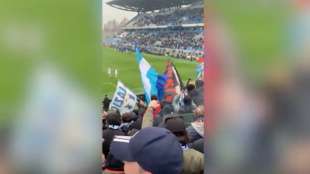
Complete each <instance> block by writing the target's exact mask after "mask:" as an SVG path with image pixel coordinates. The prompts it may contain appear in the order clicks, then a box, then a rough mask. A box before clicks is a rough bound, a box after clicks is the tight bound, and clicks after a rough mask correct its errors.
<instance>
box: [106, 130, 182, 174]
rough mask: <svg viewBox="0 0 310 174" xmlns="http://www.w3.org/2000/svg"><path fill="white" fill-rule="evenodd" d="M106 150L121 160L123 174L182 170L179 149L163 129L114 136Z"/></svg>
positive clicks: (175, 139) (167, 172) (157, 173)
mask: <svg viewBox="0 0 310 174" xmlns="http://www.w3.org/2000/svg"><path fill="white" fill-rule="evenodd" d="M110 150H111V151H110V152H111V153H112V155H113V156H115V157H116V158H117V159H121V160H122V161H124V164H125V165H124V171H125V173H126V174H173V173H181V170H182V161H183V152H182V148H181V146H180V144H179V142H178V140H177V138H176V137H175V136H174V135H173V134H172V133H171V132H170V131H168V130H167V129H164V128H156V127H149V128H144V129H142V130H140V131H139V132H137V133H136V134H135V135H134V136H132V137H128V136H116V137H115V138H114V140H113V142H112V144H111V148H110Z"/></svg>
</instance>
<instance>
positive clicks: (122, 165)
mask: <svg viewBox="0 0 310 174" xmlns="http://www.w3.org/2000/svg"><path fill="white" fill-rule="evenodd" d="M202 92H203V81H201V80H197V81H196V82H195V83H193V82H190V83H188V84H187V85H186V87H185V88H184V89H183V92H182V94H180V95H177V96H175V98H174V101H173V102H172V103H168V102H165V101H158V100H157V97H155V96H153V97H152V100H151V102H150V103H149V104H146V103H145V102H144V100H143V98H140V99H139V101H138V102H137V105H136V108H135V109H134V111H133V112H129V113H124V114H122V115H121V114H120V113H119V112H118V111H115V110H109V108H108V102H109V101H110V100H109V99H108V98H107V97H105V99H104V100H105V101H103V112H102V131H103V133H102V140H103V142H102V153H103V155H102V159H103V166H102V170H103V173H107V174H110V173H117V174H124V173H125V174H127V173H130V174H135V173H136V172H135V170H133V168H134V167H133V166H135V168H137V167H138V168H139V170H137V171H140V173H143V172H141V171H145V172H146V173H148V172H149V173H152V174H170V173H175V174H177V173H179V174H181V173H182V174H202V173H203V171H204V154H205V153H204V141H203V137H204V125H205V124H204V117H205V112H204V105H203V99H202V98H201V96H203V95H202ZM128 143H129V144H128ZM128 145H129V146H128ZM125 146H128V147H125Z"/></svg>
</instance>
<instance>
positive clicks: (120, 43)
mask: <svg viewBox="0 0 310 174" xmlns="http://www.w3.org/2000/svg"><path fill="white" fill-rule="evenodd" d="M110 43H112V42H110ZM203 43H204V37H203V28H202V27H197V28H192V27H191V28H183V27H181V28H166V29H143V30H142V29H139V30H127V31H124V32H123V33H122V34H120V35H119V36H118V37H116V38H115V40H114V42H113V44H110V45H109V46H112V47H116V48H118V49H119V50H121V51H122V50H131V51H133V50H134V47H135V46H136V45H138V46H139V47H140V48H141V49H143V51H146V52H149V53H153V54H159V55H169V56H173V57H177V58H187V59H192V58H193V59H194V58H197V57H203V46H204V45H203Z"/></svg>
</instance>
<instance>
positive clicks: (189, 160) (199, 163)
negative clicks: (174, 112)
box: [165, 117, 204, 174]
mask: <svg viewBox="0 0 310 174" xmlns="http://www.w3.org/2000/svg"><path fill="white" fill-rule="evenodd" d="M165 128H166V129H168V130H170V131H171V132H172V133H173V134H174V135H175V136H176V137H177V138H178V140H179V143H180V144H181V146H182V149H183V170H182V174H200V173H201V174H202V173H203V171H204V156H203V154H202V153H200V152H198V151H197V150H195V149H192V148H190V147H189V138H188V135H187V132H186V127H185V123H184V120H183V119H182V118H180V117H172V118H170V119H167V120H166V122H165Z"/></svg>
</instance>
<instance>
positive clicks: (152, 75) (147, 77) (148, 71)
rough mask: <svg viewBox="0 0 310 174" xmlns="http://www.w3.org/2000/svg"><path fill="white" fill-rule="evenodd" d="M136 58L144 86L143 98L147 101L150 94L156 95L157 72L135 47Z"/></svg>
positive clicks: (149, 99)
mask: <svg viewBox="0 0 310 174" xmlns="http://www.w3.org/2000/svg"><path fill="white" fill-rule="evenodd" d="M136 60H137V63H138V64H139V69H140V74H141V79H142V83H143V87H144V93H145V99H146V102H147V103H149V102H150V101H151V96H153V95H154V96H158V89H157V85H158V84H157V80H158V76H159V75H158V73H157V72H156V70H155V69H154V68H152V67H151V65H150V64H149V63H148V62H147V61H146V60H145V59H144V58H143V56H142V54H141V52H140V50H139V48H136Z"/></svg>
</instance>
